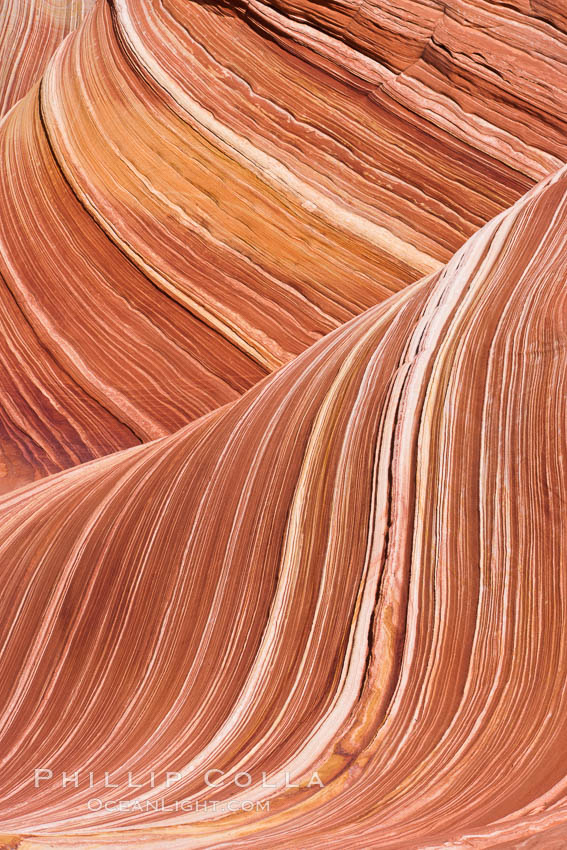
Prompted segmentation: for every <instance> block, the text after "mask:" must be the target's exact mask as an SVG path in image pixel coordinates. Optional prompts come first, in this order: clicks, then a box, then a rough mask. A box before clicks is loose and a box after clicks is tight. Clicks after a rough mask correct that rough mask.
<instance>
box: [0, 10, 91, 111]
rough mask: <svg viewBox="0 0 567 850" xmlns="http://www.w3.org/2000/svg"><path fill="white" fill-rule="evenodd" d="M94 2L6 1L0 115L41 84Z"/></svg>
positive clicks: (0, 44) (0, 43)
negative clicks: (55, 56) (57, 51)
mask: <svg viewBox="0 0 567 850" xmlns="http://www.w3.org/2000/svg"><path fill="white" fill-rule="evenodd" d="M93 5H94V0H48V2H46V0H5V2H4V3H3V6H2V15H1V17H0V116H1V115H4V114H5V113H6V112H8V111H9V109H10V108H11V107H12V106H13V105H14V104H15V103H17V101H18V100H20V98H21V97H23V96H24V95H25V94H27V92H28V91H29V90H30V89H31V87H32V86H33V85H34V84H35V83H37V81H38V80H39V79H40V77H41V75H42V74H43V72H44V71H45V68H46V66H47V63H48V62H49V60H50V59H51V57H52V56H53V54H54V53H55V51H56V49H57V48H58V47H59V45H60V44H61V42H62V41H63V39H64V38H65V36H66V35H68V33H70V32H72V31H73V30H74V29H75V28H76V27H77V26H78V25H79V23H80V22H81V21H82V19H83V18H84V16H85V14H86V12H87V11H88V10H89V9H91V8H92V6H93Z"/></svg>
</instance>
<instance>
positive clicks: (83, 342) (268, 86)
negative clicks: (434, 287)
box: [0, 0, 567, 491]
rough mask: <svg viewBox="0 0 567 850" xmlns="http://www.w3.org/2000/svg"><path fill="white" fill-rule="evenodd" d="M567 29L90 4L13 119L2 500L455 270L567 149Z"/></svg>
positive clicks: (3, 133) (174, 417)
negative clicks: (457, 260)
mask: <svg viewBox="0 0 567 850" xmlns="http://www.w3.org/2000/svg"><path fill="white" fill-rule="evenodd" d="M26 8H27V7H26ZM30 8H31V7H30ZM34 8H35V7H34ZM38 8H40V7H38ZM41 8H43V7H41ZM50 8H51V7H50ZM77 14H78V7H77ZM14 15H15V13H12V12H10V14H9V15H8V17H7V20H8V22H10V21H12V22H13V20H15V18H14ZM73 20H74V19H73ZM14 26H15V24H14ZM562 26H563V21H562V17H561V11H560V9H559V8H558V7H556V6H553V5H552V4H541V3H540V4H539V5H538V7H537V8H534V10H533V11H530V9H528V8H527V6H526V5H525V4H523V3H519V4H517V5H516V6H511V5H509V4H494V3H490V4H489V3H486V2H480V0H476V2H466V3H465V2H454V3H451V4H450V5H449V6H447V5H446V4H444V3H443V4H440V3H437V2H435V0H431V2H413V0H404V2H402V3H400V4H398V5H392V4H390V3H388V4H385V3H370V2H363V3H359V4H353V3H344V2H337V3H333V4H332V5H331V6H327V4H319V3H314V2H302V3H297V4H293V3H288V2H282V3H277V4H276V3H274V4H270V5H267V4H262V3H259V2H249V3H232V4H229V5H226V4H223V3H220V2H219V3H203V4H202V3H196V2H185V0H183V2H170V0H168V2H164V3H159V4H158V3H153V2H149V0H116V2H114V3H112V4H108V3H105V2H102V0H101V2H99V3H98V4H97V5H96V6H95V8H94V9H93V10H92V11H91V12H90V13H89V14H88V15H87V17H86V19H85V20H84V22H83V23H82V25H81V26H80V27H79V28H78V29H77V30H76V31H75V32H74V33H72V34H71V35H70V36H69V37H68V38H67V39H66V40H65V41H64V43H63V44H62V45H61V46H60V47H59V49H58V50H57V52H56V55H55V56H54V57H53V59H52V61H51V62H50V63H49V65H48V67H47V70H46V72H45V74H44V76H43V78H42V80H41V82H40V83H38V84H37V85H36V86H35V87H34V88H32V90H31V91H30V92H29V93H28V95H27V96H26V97H25V98H24V99H23V100H22V101H21V102H20V103H19V104H17V105H16V106H15V108H14V109H13V110H12V112H11V113H10V115H9V116H8V117H7V118H6V119H5V121H4V123H3V125H2V126H1V127H0V161H1V162H2V165H3V167H2V169H0V174H1V178H0V204H1V208H2V210H3V216H2V229H1V232H0V244H1V254H2V260H1V267H0V273H1V275H2V278H3V286H2V289H1V292H0V297H1V299H2V309H1V311H0V321H2V324H3V327H2V346H3V349H2V355H1V358H0V386H2V388H3V391H4V396H5V398H6V402H5V404H4V405H3V407H2V411H1V421H0V482H1V485H0V489H2V490H4V491H8V490H11V489H13V488H14V487H17V486H19V485H20V484H22V483H25V482H27V481H30V480H33V479H37V478H40V477H42V476H44V475H46V474H49V473H52V472H56V471H58V470H60V469H63V468H66V467H69V466H72V465H75V464H77V463H80V462H84V461H86V460H89V459H91V458H94V457H99V456H102V455H105V454H107V453H109V452H112V451H116V450H119V449H123V448H126V447H128V446H132V445H134V444H136V443H139V442H145V441H147V440H150V439H155V438H158V437H160V436H164V435H166V434H170V433H173V432H175V431H176V430H177V429H178V428H180V427H181V426H182V425H184V424H186V423H187V422H188V421H190V420H192V419H195V418H197V417H199V416H201V415H203V414H206V413H208V412H210V411H212V410H214V409H216V408H217V407H218V406H219V405H223V404H225V403H228V402H230V401H233V400H234V399H236V398H237V397H238V396H239V395H241V394H242V393H243V392H244V391H246V390H247V389H249V388H250V387H252V386H253V385H254V384H255V383H257V381H258V380H260V379H261V378H262V377H264V376H265V375H266V374H268V373H270V372H272V371H273V370H274V369H277V368H279V367H280V366H282V365H283V364H284V363H286V362H288V361H290V360H291V359H293V357H295V356H297V355H298V354H299V353H300V352H302V351H303V350H305V349H306V348H308V347H309V345H311V344H313V343H314V342H315V341H316V340H317V339H319V338H320V337H322V336H324V335H325V334H327V333H329V332H330V331H332V330H333V329H334V328H336V327H338V326H340V325H341V324H342V323H344V322H345V321H347V320H348V319H350V318H351V317H353V316H355V315H358V314H360V313H361V312H362V311H364V310H365V309H368V308H370V307H371V306H373V305H374V304H376V303H377V302H380V301H381V300H383V299H384V298H385V297H387V296H389V295H390V294H391V293H393V292H396V291H399V290H400V289H401V288H403V287H404V286H405V285H407V284H408V283H411V282H414V281H416V280H418V279H419V278H420V277H421V276H422V275H423V274H424V273H428V272H432V271H435V270H437V269H438V268H440V266H441V265H442V263H444V262H446V261H447V260H448V259H449V258H450V257H451V256H452V254H453V253H454V252H455V250H457V249H458V248H459V246H460V245H461V244H462V243H463V242H464V241H465V239H466V238H467V237H469V236H471V235H472V234H473V233H474V232H475V231H476V230H477V229H478V228H479V227H480V226H481V225H482V224H483V223H485V222H486V221H488V220H489V219H490V218H492V217H493V216H494V215H495V214H496V213H498V212H500V211H501V210H503V209H505V208H507V207H508V206H509V205H510V204H511V203H513V202H514V201H515V200H516V199H517V198H518V197H520V196H521V195H522V194H523V193H524V192H525V191H526V190H527V189H529V188H530V186H531V185H533V183H534V182H535V181H537V180H539V179H540V178H542V177H543V176H545V175H546V174H548V173H549V172H551V171H553V170H554V169H556V168H557V167H558V166H559V164H560V162H561V160H562V158H563V157H564V156H565V153H566V148H565V138H566V136H565V99H564V97H563V96H562V85H563V84H564V80H565V62H566V59H567V44H566V36H565V34H564V32H563V30H562ZM38 31H39V30H38ZM38 37H39V36H38ZM42 38H43V36H42ZM47 41H48V39H45V44H46V50H47ZM49 50H51V47H49ZM34 51H35V48H33V49H32V47H29V48H28V53H26V55H30V56H31V55H35V53H34ZM46 55H47V54H46ZM42 61H43V60H42ZM520 69H521V70H520ZM34 74H35V71H34ZM24 76H25V75H24ZM32 76H33V74H31V75H30V76H29V79H28V77H26V78H25V80H24V78H23V77H22V80H23V82H22V87H23V89H27V88H28V86H29V82H30V80H31V78H32Z"/></svg>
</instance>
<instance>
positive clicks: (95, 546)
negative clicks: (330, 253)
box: [0, 167, 567, 850]
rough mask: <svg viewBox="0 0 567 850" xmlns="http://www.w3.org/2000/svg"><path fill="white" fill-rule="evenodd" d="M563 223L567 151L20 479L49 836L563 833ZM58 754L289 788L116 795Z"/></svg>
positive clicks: (18, 602)
mask: <svg viewBox="0 0 567 850" xmlns="http://www.w3.org/2000/svg"><path fill="white" fill-rule="evenodd" d="M566 248H567V167H566V168H563V169H561V170H560V171H558V172H557V173H556V174H555V175H554V176H552V177H551V178H548V179H547V180H546V181H544V182H543V183H542V184H540V185H539V186H538V187H536V188H535V189H534V190H532V191H531V192H530V193H528V194H527V195H526V196H525V197H524V198H522V199H521V200H520V201H519V202H517V203H516V204H515V205H514V206H513V207H512V208H511V209H510V210H509V211H507V212H505V213H503V214H501V215H499V216H498V217H496V218H495V219H493V220H492V221H491V222H490V223H488V224H487V225H486V226H485V227H483V228H482V229H481V230H480V231H479V232H478V233H477V234H476V235H474V236H473V237H472V238H471V239H470V240H468V242H467V243H466V245H465V246H464V247H463V248H462V249H461V250H459V251H458V252H457V254H456V255H455V256H454V257H453V259H452V260H451V261H450V262H449V263H448V264H447V265H446V266H445V267H444V268H443V269H442V270H441V271H439V272H437V273H434V274H432V275H429V276H427V277H426V278H424V279H423V280H421V281H420V282H419V283H417V284H414V285H412V286H409V287H407V288H405V289H404V290H402V291H401V292H399V293H397V294H395V295H394V296H392V297H391V298H390V299H388V300H386V301H384V302H383V303H382V304H379V305H377V306H375V307H373V308H371V309H369V310H367V311H365V312H364V313H362V314H361V315H360V316H359V317H356V318H354V319H353V320H351V321H350V322H348V323H347V324H345V325H344V326H343V327H341V328H339V329H337V330H335V331H334V332H333V333H331V334H330V335H328V336H327V337H326V338H325V339H324V340H321V341H319V342H318V343H316V344H315V345H313V346H311V347H310V348H309V349H308V350H307V351H305V352H304V353H303V354H301V355H300V356H299V357H298V358H296V359H295V360H294V361H293V362H291V363H289V364H288V365H286V366H285V367H284V368H283V369H281V370H280V371H278V372H277V373H276V374H275V375H273V376H271V377H268V378H266V379H264V380H263V381H261V382H260V383H259V384H257V385H256V386H255V387H254V388H252V389H250V390H249V391H248V392H247V393H246V394H245V395H244V396H243V397H242V398H241V399H239V400H235V401H233V402H231V403H230V404H228V405H226V406H224V407H223V408H221V409H218V410H216V411H214V412H211V413H210V414H208V415H206V416H205V417H203V418H201V419H199V420H197V421H196V422H194V423H192V424H189V425H188V426H186V427H184V428H182V429H180V430H179V431H177V432H176V433H175V434H173V435H170V436H165V437H163V438H161V439H158V440H155V441H153V442H151V443H149V444H147V445H143V446H139V447H133V448H130V449H126V450H124V451H122V452H119V453H117V454H114V455H111V456H109V457H106V458H101V459H99V460H96V461H93V462H92V463H88V464H84V465H82V466H80V467H79V468H77V469H72V470H68V471H66V472H63V473H61V474H59V475H56V476H52V477H50V478H48V479H46V480H44V481H41V482H38V483H35V484H33V485H29V486H27V487H24V488H21V489H20V490H18V491H17V492H16V493H14V494H12V495H10V496H6V497H5V498H4V499H3V500H2V502H1V503H0V512H1V526H0V527H1V529H2V534H1V538H0V557H1V559H2V563H3V564H4V565H6V566H8V567H9V569H8V570H7V571H6V576H5V579H4V581H3V584H2V588H1V595H2V601H1V604H2V606H3V610H4V611H5V612H10V616H9V617H2V618H1V619H0V624H1V630H0V640H1V645H2V653H1V655H0V661H1V668H0V677H1V679H2V681H5V682H10V683H12V684H11V687H9V688H8V689H7V690H6V691H5V692H4V695H3V696H4V704H3V706H2V714H1V717H2V725H1V727H0V728H1V729H2V736H3V737H2V740H1V741H0V752H2V754H3V755H2V776H3V777H7V776H9V777H10V787H9V788H8V790H7V792H6V794H5V795H4V796H3V800H2V803H1V804H0V806H1V808H0V813H1V814H0V823H2V825H3V827H4V828H5V830H6V832H7V833H8V832H9V833H10V834H12V835H14V836H19V837H21V840H22V844H21V846H22V847H24V848H27V849H28V850H32V848H33V850H39V848H41V847H64V846H72V847H74V848H80V847H85V848H86V847H88V848H91V850H92V848H102V847H109V846H111V847H114V848H117V847H122V846H124V847H128V846H134V845H136V846H139V845H143V846H147V847H154V848H158V847H159V848H169V847H171V848H199V847H210V848H213V847H214V848H220V847H227V848H228V847H230V848H240V847H242V848H254V847H258V848H260V847H262V848H265V847H270V848H281V849H282V850H283V848H286V850H289V848H305V847H309V848H315V850H318V848H320V849H321V850H323V848H324V849H325V850H328V848H340V847H344V846H348V847H352V848H355V850H356V849H357V848H360V850H363V848H369V847H372V848H376V850H378V849H379V848H393V847H395V848H400V850H403V848H408V850H409V848H422V850H424V848H429V850H432V848H441V847H455V848H458V847H476V848H488V847H496V846H502V847H516V848H518V847H523V846H526V847H547V848H549V847H552V846H553V844H552V843H550V842H552V841H555V840H558V841H561V840H562V837H563V836H564V835H565V830H566V828H567V827H566V822H567V776H566V771H565V759H564V744H565V741H566V740H567V738H566V735H567V710H566V709H567V706H566V705H565V701H566V699H567V690H566V688H565V680H566V672H567V656H566V647H567V640H566V635H565V604H566V593H567V588H566V586H565V576H566V573H565V557H566V552H567V541H566V539H565V532H564V527H565V525H564V521H563V519H564V511H565V503H566V497H567V492H566V487H567V476H566V469H565V458H567V445H566V438H567V426H566V422H567V420H566V418H565V401H564V400H565V394H566V390H567V386H566V383H567V368H566V367H567V358H566V342H567V335H566V331H567V310H566V308H567V303H566V300H567V289H566V287H565V280H566V277H567V250H566ZM37 767H42V768H49V769H50V770H52V771H53V776H54V777H56V779H59V777H60V776H61V774H62V772H63V771H68V772H70V771H79V774H80V775H82V776H86V775H88V771H91V770H92V771H96V773H97V774H98V775H101V774H102V773H103V772H105V771H106V772H108V774H109V777H111V778H112V781H113V782H114V783H115V784H116V787H112V788H111V789H104V788H103V789H102V790H101V789H100V787H99V788H98V790H97V792H96V796H97V798H100V799H101V800H104V801H109V800H116V799H130V800H133V799H138V800H140V799H141V800H146V799H154V798H156V797H160V798H163V799H164V800H165V803H166V805H169V804H171V805H173V802H174V800H176V799H181V798H182V799H185V800H189V801H192V802H193V803H195V802H196V801H201V802H203V801H204V800H207V799H210V793H211V792H210V789H207V787H206V783H205V781H204V774H205V771H206V770H207V769H208V768H211V767H214V769H216V770H218V771H219V772H220V774H221V776H222V780H223V785H222V786H220V785H219V787H216V788H215V789H214V792H215V799H216V800H218V801H221V802H222V801H224V802H226V803H228V801H229V800H235V799H242V797H243V796H244V797H245V799H246V800H251V801H265V800H266V798H268V799H269V801H270V810H269V812H268V811H266V810H262V811H261V812H258V811H257V810H254V811H252V812H247V811H239V812H237V813H234V814H231V815H227V814H224V815H223V814H220V813H218V812H217V813H215V814H211V813H210V812H209V811H204V810H202V809H201V810H200V811H193V813H192V814H187V813H179V812H177V813H176V812H172V811H171V810H167V809H166V810H163V811H157V812H155V811H147V812H145V813H140V812H137V811H136V812H134V811H117V810H116V808H114V809H113V808H112V806H111V808H110V810H104V809H101V810H100V811H98V812H92V811H89V810H88V800H89V799H90V798H92V797H93V790H92V789H91V788H90V787H89V786H88V784H81V783H80V782H79V784H78V787H75V785H74V784H71V785H68V786H67V787H66V788H62V787H61V784H60V781H54V782H42V783H40V784H39V787H38V788H34V785H33V770H34V768H37ZM151 770H153V771H154V772H155V774H156V777H157V780H156V786H155V787H154V788H150V787H149V784H148V778H147V777H148V774H149V772H150V771H151ZM126 771H131V772H132V776H133V777H134V778H135V779H136V780H137V781H139V782H140V783H142V782H144V778H145V785H144V787H143V789H142V790H139V789H136V790H132V789H131V788H128V786H127V783H126ZM166 771H176V772H179V774H181V778H180V781H179V782H177V783H176V785H175V787H171V788H169V789H168V788H167V787H166V785H165V782H164V777H165V772H166ZM243 771H244V772H246V773H247V774H249V775H250V776H251V777H252V778H251V782H250V785H249V787H246V789H245V792H243V791H239V790H238V788H236V786H235V784H234V779H235V777H236V775H237V774H242V772H243ZM314 771H316V772H317V777H318V778H319V779H320V782H321V783H322V785H321V784H319V782H316V783H315V784H313V782H312V779H313V773H314ZM262 772H264V773H265V774H266V777H267V779H268V781H269V782H270V784H271V785H275V788H270V789H266V788H265V787H262V784H261V782H260V780H261V778H262ZM286 774H287V778H288V785H291V786H295V787H288V788H285V787H282V778H281V777H282V776H285V775H286ZM218 775H219V774H216V776H218ZM558 836H559V837H558ZM546 841H547V843H546Z"/></svg>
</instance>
